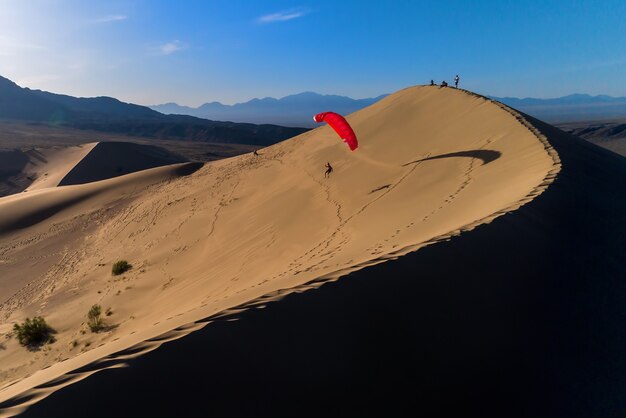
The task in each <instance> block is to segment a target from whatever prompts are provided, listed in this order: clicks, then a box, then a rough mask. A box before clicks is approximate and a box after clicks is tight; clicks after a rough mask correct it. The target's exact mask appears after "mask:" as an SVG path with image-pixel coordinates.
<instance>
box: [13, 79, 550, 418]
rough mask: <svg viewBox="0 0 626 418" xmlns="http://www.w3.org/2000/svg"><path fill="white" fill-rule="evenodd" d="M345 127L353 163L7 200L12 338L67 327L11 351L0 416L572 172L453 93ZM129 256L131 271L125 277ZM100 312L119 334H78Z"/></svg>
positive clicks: (323, 158) (333, 142) (424, 241)
mask: <svg viewBox="0 0 626 418" xmlns="http://www.w3.org/2000/svg"><path fill="white" fill-rule="evenodd" d="M348 120H349V122H350V123H351V124H352V126H353V127H354V128H355V131H356V132H357V135H359V138H360V143H361V147H360V148H359V150H357V151H356V152H354V153H351V152H350V151H349V150H348V149H347V148H346V146H345V144H343V143H342V142H341V141H340V140H338V139H337V138H336V136H335V134H334V132H333V131H332V130H331V129H330V128H329V127H321V128H319V129H316V130H314V131H311V132H308V133H305V134H303V135H300V136H298V137H295V138H293V139H291V140H288V141H285V142H283V143H280V144H277V145H275V146H272V147H269V148H266V149H264V150H262V151H261V152H260V154H261V156H260V157H254V156H252V155H250V154H248V155H243V156H239V157H235V158H231V159H228V160H221V161H217V162H214V163H210V164H207V165H206V166H204V167H202V168H199V167H197V166H184V165H183V166H173V167H162V168H157V169H151V170H146V171H142V172H138V173H134V174H130V175H124V176H121V177H117V178H115V179H109V180H104V181H95V182H92V183H88V184H82V185H76V186H67V187H59V188H49V189H46V190H42V191H40V192H33V193H26V194H23V195H19V196H12V197H8V198H4V199H1V200H0V222H2V223H1V224H0V231H2V232H0V263H2V269H3V275H2V278H1V279H0V280H2V282H1V283H0V286H2V295H3V296H2V300H1V301H0V303H1V305H0V315H1V317H2V325H0V332H2V333H6V332H8V331H9V330H10V328H11V326H12V323H14V322H15V321H18V320H22V319H23V318H25V317H26V316H32V315H44V316H45V317H46V319H47V320H48V322H49V323H50V324H51V325H52V326H53V327H54V328H55V329H56V330H57V331H58V333H57V335H56V337H57V342H56V343H55V344H53V345H50V346H47V347H46V348H45V350H42V351H40V352H38V353H31V352H27V351H26V350H24V349H22V348H21V347H19V346H18V345H17V342H16V341H15V340H14V339H11V340H6V342H5V343H4V349H3V350H2V351H0V365H1V372H0V379H1V381H2V382H3V386H2V388H1V389H0V401H4V403H2V404H0V407H1V408H4V411H5V412H4V414H5V415H7V416H8V415H11V414H14V413H17V412H19V411H21V410H23V408H25V407H26V406H28V405H30V404H32V403H33V402H35V401H37V400H38V399H41V398H42V397H45V396H47V395H48V394H49V393H51V392H53V391H55V390H57V389H59V388H60V387H63V386H64V385H67V384H69V383H71V382H73V381H75V380H79V379H82V378H84V377H87V376H88V375H89V374H91V373H93V372H95V371H97V370H101V369H104V368H107V367H119V366H120V365H121V364H123V363H124V362H125V361H127V360H129V359H130V358H133V357H135V356H137V355H139V354H141V353H144V352H147V351H150V350H152V349H154V348H156V347H158V346H159V345H160V344H162V343H163V342H165V341H168V340H171V339H176V338H179V337H181V336H184V335H186V334H187V333H189V332H191V331H194V330H196V329H198V328H202V327H204V326H205V325H206V324H207V322H209V321H211V320H214V319H215V318H218V317H220V316H222V317H224V318H230V316H228V315H232V314H233V313H236V312H238V311H239V310H246V309H249V308H250V307H255V308H262V307H264V306H265V303H267V302H269V301H273V300H277V299H281V298H283V297H285V295H287V294H289V293H291V292H294V291H295V292H300V291H303V290H306V289H309V288H315V287H319V286H320V285H321V284H322V283H325V282H328V281H333V280H336V279H338V278H339V277H341V276H344V275H346V274H349V273H350V272H354V271H357V270H360V269H363V268H364V267H368V266H372V265H375V264H379V263H381V262H384V261H386V260H389V259H395V258H397V257H400V256H402V255H404V254H407V253H409V252H413V251H415V250H418V249H419V248H421V247H423V246H426V245H429V244H433V243H436V242H440V241H444V240H448V239H450V238H451V237H453V236H455V235H458V234H460V233H461V232H463V231H470V230H471V229H473V228H475V227H476V226H478V225H481V224H484V223H489V222H491V221H493V220H494V219H495V218H496V217H498V216H500V215H503V214H506V213H509V212H511V211H515V210H516V209H518V208H519V207H520V206H522V205H524V204H525V203H528V202H530V201H532V200H533V199H534V198H535V197H537V196H538V195H540V194H541V193H543V192H544V191H545V190H546V188H547V187H548V186H549V184H550V183H551V182H552V181H554V179H555V177H556V175H557V173H558V172H559V170H560V161H559V157H558V155H557V154H556V152H555V151H554V150H553V149H552V147H551V145H550V144H549V142H548V141H547V140H546V138H545V137H544V136H543V135H542V134H541V133H540V132H539V131H538V130H537V129H536V128H534V127H533V125H531V124H530V123H528V122H526V121H525V120H524V119H523V118H522V117H521V116H520V115H518V114H516V113H515V112H514V111H511V110H510V109H508V108H506V107H504V106H502V105H499V104H497V103H494V102H491V101H489V100H486V99H484V98H482V97H478V96H474V95H470V94H467V93H465V92H462V91H458V90H453V89H438V88H432V87H413V88H409V89H405V90H402V91H399V92H397V93H395V94H393V95H390V96H388V97H386V98H385V99H383V100H381V101H380V102H378V103H376V104H375V105H373V106H370V107H368V108H366V109H363V110H361V111H359V112H356V113H354V114H352V115H350V116H349V117H348ZM326 162H330V163H331V164H332V165H333V166H334V168H335V171H334V172H333V174H332V175H331V177H330V178H328V179H326V178H324V175H323V172H324V164H325V163H326ZM198 168H199V169H198ZM85 169H86V172H89V171H90V167H89V165H87V167H85ZM195 169H197V171H194V170H195ZM180 170H185V172H184V173H182V174H184V175H180ZM95 171H97V170H94V172H95ZM177 172H178V173H179V174H177ZM23 208H29V209H28V211H27V212H24V213H21V210H23ZM469 234H471V233H469ZM418 253H419V251H418ZM121 258H124V259H127V260H129V261H130V262H131V263H132V264H133V269H132V270H131V271H129V272H128V273H126V274H125V275H123V276H121V277H120V278H113V277H112V276H111V273H110V269H111V264H112V263H113V262H114V261H116V260H118V259H121ZM25 271H27V272H28V273H29V274H28V276H27V277H23V272H25ZM383 279H384V278H381V280H383ZM16 283H17V284H16ZM94 303H99V304H101V305H102V306H103V307H111V309H112V310H113V312H114V313H113V315H112V316H110V317H107V321H108V322H109V323H110V324H111V325H115V328H114V329H113V330H111V331H109V332H104V333H99V334H91V333H86V334H84V333H81V330H84V329H85V325H84V322H85V319H86V316H85V315H86V313H87V310H88V309H89V307H90V306H91V305H92V304H94ZM224 315H226V316H224ZM205 318H210V319H208V320H206V319H205ZM235 319H236V318H235ZM197 321H200V322H197ZM72 371H74V372H72ZM70 372H72V373H71V374H70V375H65V376H64V374H66V373H70ZM35 387H37V388H35ZM33 388H35V389H33Z"/></svg>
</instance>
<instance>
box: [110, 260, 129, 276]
mask: <svg viewBox="0 0 626 418" xmlns="http://www.w3.org/2000/svg"><path fill="white" fill-rule="evenodd" d="M131 267H132V266H131V265H130V264H129V263H128V261H126V260H120V261H116V262H115V263H114V264H113V268H112V269H111V272H112V273H113V275H114V276H119V275H120V274H122V273H124V272H126V271H128V270H130V268H131Z"/></svg>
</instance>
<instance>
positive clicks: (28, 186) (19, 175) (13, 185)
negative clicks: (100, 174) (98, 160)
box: [0, 143, 97, 197]
mask: <svg viewBox="0 0 626 418" xmlns="http://www.w3.org/2000/svg"><path fill="white" fill-rule="evenodd" d="M96 144H97V143H91V144H84V145H78V146H71V147H50V148H35V149H32V150H28V151H20V150H15V151H4V152H0V165H1V166H2V167H3V169H2V170H3V172H4V174H3V175H2V177H1V178H0V180H1V182H0V186H1V188H0V197H1V196H7V195H10V194H14V193H18V192H21V191H24V190H37V189H42V188H46V187H54V186H57V185H58V184H59V182H60V181H61V180H62V179H63V177H65V176H66V175H67V173H68V172H69V171H70V170H71V169H72V168H73V167H74V166H75V165H76V164H78V162H80V160H82V159H83V158H84V157H85V155H87V154H88V153H89V152H90V151H91V150H92V149H93V148H94V147H95V146H96Z"/></svg>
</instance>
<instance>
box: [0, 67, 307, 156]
mask: <svg viewBox="0 0 626 418" xmlns="http://www.w3.org/2000/svg"><path fill="white" fill-rule="evenodd" d="M0 120H5V121H28V122H39V123H45V124H52V125H62V126H68V127H73V128H79V129H91V130H97V131H102V132H109V133H116V134H125V135H132V136H139V137H149V138H159V139H188V140H194V141H210V142H224V143H241V144H255V145H270V144H273V143H276V142H279V141H282V140H284V139H287V138H290V137H292V136H295V135H298V134H300V133H302V132H305V131H306V129H304V128H294V127H284V126H276V125H268V124H264V125H254V124H249V123H248V124H245V123H232V122H215V121H211V120H206V119H201V118H196V117H191V116H181V115H171V116H168V115H164V114H162V113H159V112H156V111H154V110H152V109H150V108H148V107H145V106H139V105H135V104H131V103H124V102H121V101H119V100H117V99H114V98H112V97H93V98H77V97H72V96H67V95H62V94H54V93H49V92H45V91H41V90H31V89H28V88H22V87H20V86H18V85H17V84H15V83H14V82H12V81H10V80H8V79H6V78H3V77H0Z"/></svg>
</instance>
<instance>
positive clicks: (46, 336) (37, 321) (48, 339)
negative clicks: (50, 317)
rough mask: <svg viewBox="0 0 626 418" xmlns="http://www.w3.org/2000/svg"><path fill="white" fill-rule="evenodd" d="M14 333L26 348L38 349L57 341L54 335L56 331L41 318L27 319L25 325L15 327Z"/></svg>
mask: <svg viewBox="0 0 626 418" xmlns="http://www.w3.org/2000/svg"><path fill="white" fill-rule="evenodd" d="M13 332H14V333H15V335H16V336H17V341H19V343H20V344H22V345H23V346H26V347H38V346H40V345H42V344H45V343H53V342H54V341H55V338H54V336H53V335H52V334H53V333H54V330H53V329H52V328H50V326H49V325H48V324H46V320H45V319H43V318H42V317H41V316H36V317H34V318H33V319H32V320H31V319H30V318H26V320H25V321H24V322H23V323H21V324H15V325H13Z"/></svg>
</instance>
